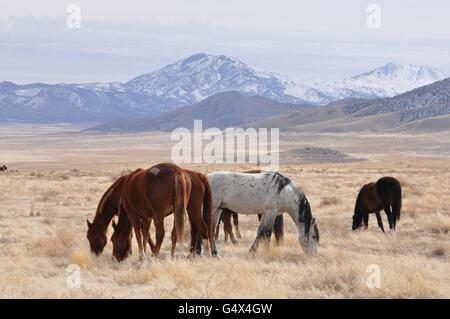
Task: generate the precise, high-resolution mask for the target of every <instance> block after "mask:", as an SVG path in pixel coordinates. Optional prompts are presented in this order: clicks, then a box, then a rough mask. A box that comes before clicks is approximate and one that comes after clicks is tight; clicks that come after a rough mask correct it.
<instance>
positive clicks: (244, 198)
mask: <svg viewBox="0 0 450 319" xmlns="http://www.w3.org/2000/svg"><path fill="white" fill-rule="evenodd" d="M268 174H269V173H236V172H214V173H211V174H208V180H209V182H210V184H211V187H212V189H213V202H214V204H215V206H219V205H220V208H228V209H230V210H232V211H236V212H239V213H241V214H256V213H260V212H261V210H262V209H264V207H265V205H266V204H267V203H268V202H271V203H273V202H274V201H275V198H272V197H274V196H275V194H276V191H275V189H274V190H273V191H271V190H272V187H271V185H270V179H269V178H267V177H269V176H268ZM272 195H273V196H272Z"/></svg>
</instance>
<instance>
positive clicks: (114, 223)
mask: <svg viewBox="0 0 450 319" xmlns="http://www.w3.org/2000/svg"><path fill="white" fill-rule="evenodd" d="M112 227H113V229H114V230H116V227H117V224H116V222H115V221H114V220H113V221H112Z"/></svg>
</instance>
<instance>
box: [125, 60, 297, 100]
mask: <svg viewBox="0 0 450 319" xmlns="http://www.w3.org/2000/svg"><path fill="white" fill-rule="evenodd" d="M125 86H126V87H128V88H130V89H131V90H132V91H134V92H141V93H145V94H147V95H150V96H155V97H158V98H161V99H164V100H167V101H170V102H171V104H172V105H179V106H182V105H188V104H193V103H196V102H199V101H201V100H203V99H205V98H207V97H208V96H211V95H214V94H216V93H220V92H225V91H238V92H240V93H243V94H245V95H259V96H263V97H266V98H269V99H272V100H276V101H278V102H287V103H298V104H300V103H305V101H304V100H302V99H301V98H297V97H294V96H290V95H287V94H285V89H286V83H284V82H283V81H282V80H280V79H279V78H278V77H276V76H275V75H273V74H271V73H269V72H264V71H258V70H256V69H254V68H251V67H249V66H248V65H247V64H245V63H244V62H242V61H239V60H237V59H234V58H231V57H228V56H225V55H219V56H216V55H209V54H205V53H199V54H195V55H193V56H190V57H188V58H186V59H183V60H180V61H178V62H176V63H174V64H170V65H168V66H166V67H163V68H162V69H159V70H157V71H154V72H151V73H148V74H144V75H141V76H138V77H136V78H134V79H132V80H131V81H129V82H127V83H126V84H125Z"/></svg>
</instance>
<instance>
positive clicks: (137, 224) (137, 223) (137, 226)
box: [128, 215, 146, 262]
mask: <svg viewBox="0 0 450 319" xmlns="http://www.w3.org/2000/svg"><path fill="white" fill-rule="evenodd" d="M128 217H130V215H128ZM129 219H130V222H131V224H132V225H133V229H134V234H135V235H136V241H137V243H138V247H139V260H140V261H141V262H146V256H145V253H144V245H145V244H144V238H143V236H142V230H141V228H142V227H141V226H142V224H141V220H140V217H139V216H133V217H131V218H129Z"/></svg>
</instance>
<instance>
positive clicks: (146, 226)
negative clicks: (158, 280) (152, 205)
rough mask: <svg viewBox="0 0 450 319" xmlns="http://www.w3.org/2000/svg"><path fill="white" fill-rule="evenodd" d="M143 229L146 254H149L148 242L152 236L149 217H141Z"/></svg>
mask: <svg viewBox="0 0 450 319" xmlns="http://www.w3.org/2000/svg"><path fill="white" fill-rule="evenodd" d="M141 229H142V243H143V245H144V255H145V256H147V242H148V240H149V238H150V223H149V220H148V218H146V217H141ZM150 249H151V246H150Z"/></svg>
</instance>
